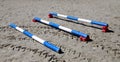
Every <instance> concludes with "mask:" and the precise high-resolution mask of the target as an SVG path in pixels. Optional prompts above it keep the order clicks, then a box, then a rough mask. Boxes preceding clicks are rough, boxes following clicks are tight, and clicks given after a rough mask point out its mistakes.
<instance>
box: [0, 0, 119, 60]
mask: <svg viewBox="0 0 120 62" xmlns="http://www.w3.org/2000/svg"><path fill="white" fill-rule="evenodd" d="M50 11H55V12H59V13H61V14H66V15H73V16H78V17H80V18H86V19H93V20H98V21H103V22H106V23H108V24H109V29H110V30H111V32H107V33H103V32H101V30H100V29H97V28H94V27H96V26H95V25H90V24H88V23H83V24H81V23H80V24H79V23H74V22H68V21H66V19H63V18H62V19H63V20H62V19H56V18H52V19H49V18H48V17H47V15H48V13H49V12H50ZM35 16H38V17H40V18H42V19H45V20H48V21H53V22H55V23H58V24H60V25H63V26H66V27H68V28H71V29H75V30H78V31H81V32H84V33H87V34H89V35H90V38H91V39H92V41H91V42H88V43H86V42H81V41H80V40H79V38H78V37H76V36H74V35H71V34H69V33H67V32H64V31H62V30H58V29H54V28H52V27H50V26H47V25H44V24H42V23H33V22H31V20H32V19H33V17H35ZM11 22H13V23H15V24H17V25H18V26H19V27H21V28H23V29H26V30H28V31H30V32H31V33H33V34H35V35H37V36H38V37H40V38H42V39H45V40H48V41H50V42H51V43H53V44H55V45H57V46H59V47H60V48H61V49H62V50H63V52H64V53H62V54H59V53H56V52H54V51H52V50H50V49H48V48H46V47H44V46H43V45H41V44H40V43H38V42H36V41H35V40H33V39H31V38H29V37H27V36H25V35H23V34H22V33H20V32H18V31H16V30H14V29H12V28H10V27H9V26H8V24H9V23H11ZM97 27H98V26H97ZM119 39H120V0H0V62H120V40H119Z"/></svg>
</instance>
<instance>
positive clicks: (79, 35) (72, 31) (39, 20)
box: [32, 17, 90, 41]
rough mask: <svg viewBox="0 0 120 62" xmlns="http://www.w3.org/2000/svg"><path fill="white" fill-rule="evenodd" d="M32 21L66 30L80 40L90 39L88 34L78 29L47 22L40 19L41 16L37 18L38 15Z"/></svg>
mask: <svg viewBox="0 0 120 62" xmlns="http://www.w3.org/2000/svg"><path fill="white" fill-rule="evenodd" d="M32 21H33V22H41V23H44V24H47V25H49V26H52V27H54V28H57V29H61V30H64V31H67V32H69V33H71V34H74V35H76V36H78V37H80V40H81V41H87V40H90V39H89V35H87V34H84V33H82V32H79V31H76V30H72V29H69V28H66V27H64V26H60V25H59V24H56V23H54V22H48V21H45V20H42V19H41V18H38V17H35V18H34V19H33V20H32Z"/></svg>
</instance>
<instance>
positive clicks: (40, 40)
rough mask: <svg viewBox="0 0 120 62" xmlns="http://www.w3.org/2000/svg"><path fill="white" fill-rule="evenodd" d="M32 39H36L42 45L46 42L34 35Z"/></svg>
mask: <svg viewBox="0 0 120 62" xmlns="http://www.w3.org/2000/svg"><path fill="white" fill-rule="evenodd" d="M32 38H33V39H35V40H36V41H38V42H40V43H42V44H43V43H44V42H45V40H43V39H41V38H39V37H37V36H35V35H33V36H32Z"/></svg>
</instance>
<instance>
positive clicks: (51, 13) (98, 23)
mask: <svg viewBox="0 0 120 62" xmlns="http://www.w3.org/2000/svg"><path fill="white" fill-rule="evenodd" d="M48 17H49V18H53V17H63V18H67V19H70V20H73V21H81V22H87V23H90V24H95V25H99V26H102V32H107V31H108V24H107V23H104V22H99V21H95V20H87V19H82V18H78V17H74V16H69V15H63V14H59V13H56V12H50V13H49V15H48Z"/></svg>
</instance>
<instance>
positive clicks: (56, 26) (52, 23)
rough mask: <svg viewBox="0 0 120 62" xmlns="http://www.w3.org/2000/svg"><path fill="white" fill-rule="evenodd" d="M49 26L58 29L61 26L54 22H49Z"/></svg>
mask: <svg viewBox="0 0 120 62" xmlns="http://www.w3.org/2000/svg"><path fill="white" fill-rule="evenodd" d="M49 25H50V26H52V27H54V28H57V29H59V26H60V25H59V24H56V23H54V22H49Z"/></svg>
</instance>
